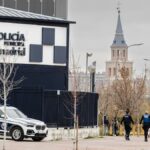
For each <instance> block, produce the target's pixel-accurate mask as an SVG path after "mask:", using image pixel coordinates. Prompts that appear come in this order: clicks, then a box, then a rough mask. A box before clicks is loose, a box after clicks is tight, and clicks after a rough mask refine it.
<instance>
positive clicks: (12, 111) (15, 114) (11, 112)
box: [6, 109, 27, 118]
mask: <svg viewBox="0 0 150 150" xmlns="http://www.w3.org/2000/svg"><path fill="white" fill-rule="evenodd" d="M6 112H7V115H8V117H10V118H27V116H26V115H25V114H23V113H22V112H21V111H20V110H18V109H7V110H6Z"/></svg>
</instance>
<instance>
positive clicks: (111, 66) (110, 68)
mask: <svg viewBox="0 0 150 150" xmlns="http://www.w3.org/2000/svg"><path fill="white" fill-rule="evenodd" d="M117 10H118V21H117V27H116V33H115V37H114V40H113V43H112V45H111V60H110V61H107V62H106V74H107V76H108V77H109V79H110V80H115V79H118V78H120V72H119V70H120V69H121V68H122V67H126V68H127V70H128V71H129V76H130V77H132V66H133V62H131V61H128V45H127V44H126V41H125V39H124V34H123V30H122V24H121V17H120V8H118V9H117Z"/></svg>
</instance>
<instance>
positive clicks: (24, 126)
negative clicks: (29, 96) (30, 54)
mask: <svg viewBox="0 0 150 150" xmlns="http://www.w3.org/2000/svg"><path fill="white" fill-rule="evenodd" d="M6 118H7V119H6V122H7V131H6V132H7V135H8V136H11V137H12V139H13V140H15V141H22V140H23V139H24V138H29V137H30V138H32V139H33V140H34V141H41V140H43V139H44V138H45V137H46V136H47V134H48V129H47V127H46V124H45V123H44V122H42V121H39V120H35V119H32V118H28V117H27V116H26V115H24V114H23V113H22V112H21V111H20V110H18V109H17V108H15V107H11V106H7V107H6ZM0 134H4V107H3V106H0Z"/></svg>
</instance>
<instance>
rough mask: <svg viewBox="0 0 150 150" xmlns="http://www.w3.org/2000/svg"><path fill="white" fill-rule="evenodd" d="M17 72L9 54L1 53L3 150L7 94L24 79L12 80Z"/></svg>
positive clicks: (0, 90)
mask: <svg viewBox="0 0 150 150" xmlns="http://www.w3.org/2000/svg"><path fill="white" fill-rule="evenodd" d="M16 72H17V67H15V66H14V63H12V62H10V59H9V56H7V55H1V57H0V99H1V100H3V101H4V140H3V150H5V141H6V128H7V122H6V105H7V100H8V96H9V94H10V93H11V92H12V91H13V90H14V89H15V88H16V87H17V86H18V85H19V84H20V83H21V82H22V81H23V80H24V77H21V78H20V79H19V80H16V81H15V80H14V79H15V76H16Z"/></svg>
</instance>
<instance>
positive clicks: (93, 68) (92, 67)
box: [88, 61, 96, 92]
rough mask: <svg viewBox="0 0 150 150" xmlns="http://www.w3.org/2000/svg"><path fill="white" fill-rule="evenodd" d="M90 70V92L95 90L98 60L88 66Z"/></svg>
mask: <svg viewBox="0 0 150 150" xmlns="http://www.w3.org/2000/svg"><path fill="white" fill-rule="evenodd" d="M88 70H89V72H90V92H95V71H96V61H94V62H93V63H92V65H90V66H89V67H88Z"/></svg>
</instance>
